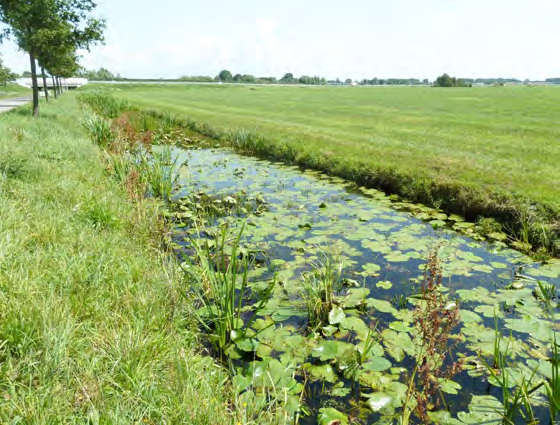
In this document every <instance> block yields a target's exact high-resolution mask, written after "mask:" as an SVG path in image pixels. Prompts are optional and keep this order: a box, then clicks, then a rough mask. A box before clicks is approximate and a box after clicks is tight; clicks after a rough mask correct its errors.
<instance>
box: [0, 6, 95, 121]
mask: <svg viewBox="0 0 560 425" xmlns="http://www.w3.org/2000/svg"><path fill="white" fill-rule="evenodd" d="M96 7H97V4H96V3H95V1H94V0H0V22H2V23H4V24H5V25H6V29H5V30H4V31H2V32H0V42H1V41H3V39H5V38H11V39H12V40H13V41H14V42H15V43H16V44H17V46H18V47H19V49H20V50H22V51H24V52H27V53H28V54H29V62H30V65H31V66H30V72H31V79H32V88H33V115H34V116H38V115H39V87H38V82H37V79H38V76H39V75H40V76H41V77H42V78H43V87H44V88H45V96H46V97H47V101H48V90H47V89H46V87H47V81H46V76H47V73H48V74H50V76H51V78H52V80H53V85H54V86H55V96H57V95H58V94H59V92H60V91H61V90H60V87H61V84H60V78H69V77H72V76H74V74H75V73H76V72H77V70H78V69H79V65H78V53H77V52H78V50H81V49H85V50H88V49H89V48H90V47H91V46H92V45H93V44H96V43H98V42H102V41H103V32H104V30H105V22H104V21H103V20H100V19H95V18H93V17H92V16H91V15H92V13H93V11H94V10H95V8H96ZM38 67H39V68H40V71H41V73H40V74H39V73H38Z"/></svg>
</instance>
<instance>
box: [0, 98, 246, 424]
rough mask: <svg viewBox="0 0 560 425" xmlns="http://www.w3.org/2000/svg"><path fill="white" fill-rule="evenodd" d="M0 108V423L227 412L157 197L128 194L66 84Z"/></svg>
mask: <svg viewBox="0 0 560 425" xmlns="http://www.w3.org/2000/svg"><path fill="white" fill-rule="evenodd" d="M27 115H28V112H27V110H23V109H22V110H15V111H12V112H10V113H7V114H4V115H2V116H1V117H0V422H2V423H14V422H19V423H85V422H87V423H115V424H118V423H123V424H124V423H127V424H128V423H189V424H221V423H223V424H229V423H233V422H236V418H235V416H234V414H232V413H231V411H230V410H231V409H232V404H231V403H232V402H231V398H230V395H231V393H230V392H229V384H228V382H229V380H228V374H227V372H226V371H224V370H223V369H222V368H220V367H218V366H217V365H216V364H215V363H214V361H212V360H211V359H210V358H209V357H205V356H202V355H201V354H200V348H199V345H198V326H197V323H196V319H195V318H194V317H193V316H192V315H189V314H188V313H187V312H188V311H190V310H191V308H192V307H191V305H190V304H189V301H188V300H187V299H185V298H184V297H182V295H181V294H182V291H183V288H184V280H183V279H184V278H183V275H182V273H181V272H179V271H178V270H177V269H176V266H175V264H174V262H173V261H171V260H170V257H169V256H168V255H167V253H165V252H163V251H162V249H161V246H162V244H161V236H162V234H163V229H162V225H161V221H160V217H159V216H160V212H159V211H160V210H159V205H158V203H157V202H156V201H152V200H144V199H143V198H141V199H140V200H138V201H132V200H130V198H128V196H127V191H126V188H125V187H123V185H122V184H121V183H120V182H119V181H118V179H113V178H110V176H109V175H108V173H107V172H106V169H105V167H104V165H103V163H102V160H101V158H102V153H101V150H100V148H99V147H97V146H95V145H94V144H92V143H91V142H90V140H89V139H88V137H87V135H86V132H85V130H84V128H83V127H82V126H80V125H78V124H77V123H78V122H79V121H80V119H81V116H80V115H81V112H80V110H79V108H78V106H77V103H76V101H75V97H74V95H73V94H67V95H65V96H64V97H62V98H61V99H59V100H58V101H56V102H52V103H51V104H50V105H49V106H45V108H44V110H43V114H42V116H41V118H39V119H36V120H33V119H31V118H30V117H28V116H27Z"/></svg>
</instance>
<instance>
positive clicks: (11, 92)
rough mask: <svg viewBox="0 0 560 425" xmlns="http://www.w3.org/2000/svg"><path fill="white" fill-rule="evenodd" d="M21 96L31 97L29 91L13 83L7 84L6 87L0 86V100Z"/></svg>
mask: <svg viewBox="0 0 560 425" xmlns="http://www.w3.org/2000/svg"><path fill="white" fill-rule="evenodd" d="M23 96H31V90H30V89H28V88H26V87H22V86H20V85H19V84H13V83H8V85H7V86H6V87H4V86H0V100H2V99H12V98H14V97H23Z"/></svg>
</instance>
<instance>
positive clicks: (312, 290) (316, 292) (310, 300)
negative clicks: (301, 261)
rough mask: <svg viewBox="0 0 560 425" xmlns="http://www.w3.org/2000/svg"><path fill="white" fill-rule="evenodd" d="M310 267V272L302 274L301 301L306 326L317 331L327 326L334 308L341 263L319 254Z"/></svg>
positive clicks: (327, 255)
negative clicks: (302, 292)
mask: <svg viewBox="0 0 560 425" xmlns="http://www.w3.org/2000/svg"><path fill="white" fill-rule="evenodd" d="M312 267H313V270H312V271H310V272H308V273H305V274H303V288H304V295H303V300H304V303H305V307H306V309H307V319H308V326H309V327H310V328H311V329H317V328H320V327H321V326H324V325H325V324H328V316H329V313H330V312H331V311H332V309H333V307H334V306H335V301H336V298H335V296H336V294H337V293H339V292H340V290H341V289H342V263H341V262H339V261H337V260H336V259H335V258H333V256H331V255H329V254H327V253H325V252H321V253H320V258H319V259H318V260H316V261H315V262H314V263H313V264H312Z"/></svg>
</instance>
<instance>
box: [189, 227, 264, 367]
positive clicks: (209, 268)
mask: <svg viewBox="0 0 560 425" xmlns="http://www.w3.org/2000/svg"><path fill="white" fill-rule="evenodd" d="M242 235H243V227H241V230H240V231H239V234H238V235H237V237H236V238H235V239H233V240H229V227H228V226H227V225H223V226H221V232H220V233H219V234H217V235H216V238H215V241H214V244H212V248H210V244H205V243H203V241H202V240H194V239H193V240H192V244H193V247H194V249H195V252H196V255H195V258H196V263H194V264H192V265H191V266H189V267H188V268H186V271H187V274H188V276H189V278H190V280H192V281H193V282H194V283H195V286H194V291H195V292H194V296H195V299H196V301H197V302H198V304H199V306H200V308H199V309H197V310H194V311H193V313H194V314H195V316H196V318H197V319H198V322H199V323H200V325H201V326H202V327H203V328H204V329H205V330H206V332H207V335H208V338H209V340H210V342H211V343H212V344H213V346H214V348H215V350H216V353H217V354H218V356H219V357H220V358H221V359H222V360H225V358H226V357H225V354H226V351H227V350H228V349H230V348H231V347H232V345H236V347H237V348H238V349H240V350H242V351H248V352H253V351H254V348H255V340H254V338H253V337H254V336H253V337H251V336H250V335H249V334H248V333H247V331H248V330H249V328H250V327H251V325H252V324H253V322H254V320H255V319H256V317H257V314H258V313H259V312H260V311H261V310H262V309H263V308H264V307H265V306H266V304H267V303H268V300H269V298H270V295H271V293H272V290H273V289H274V284H275V281H274V280H272V281H271V282H270V283H269V284H268V285H267V287H266V289H265V290H264V291H263V292H262V293H261V294H259V300H258V301H257V302H256V303H255V304H254V305H253V306H251V307H249V308H247V307H246V306H245V305H244V301H245V300H247V298H248V297H249V296H250V289H249V271H250V268H251V264H250V261H249V257H248V256H243V255H241V253H240V251H241V237H242Z"/></svg>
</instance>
